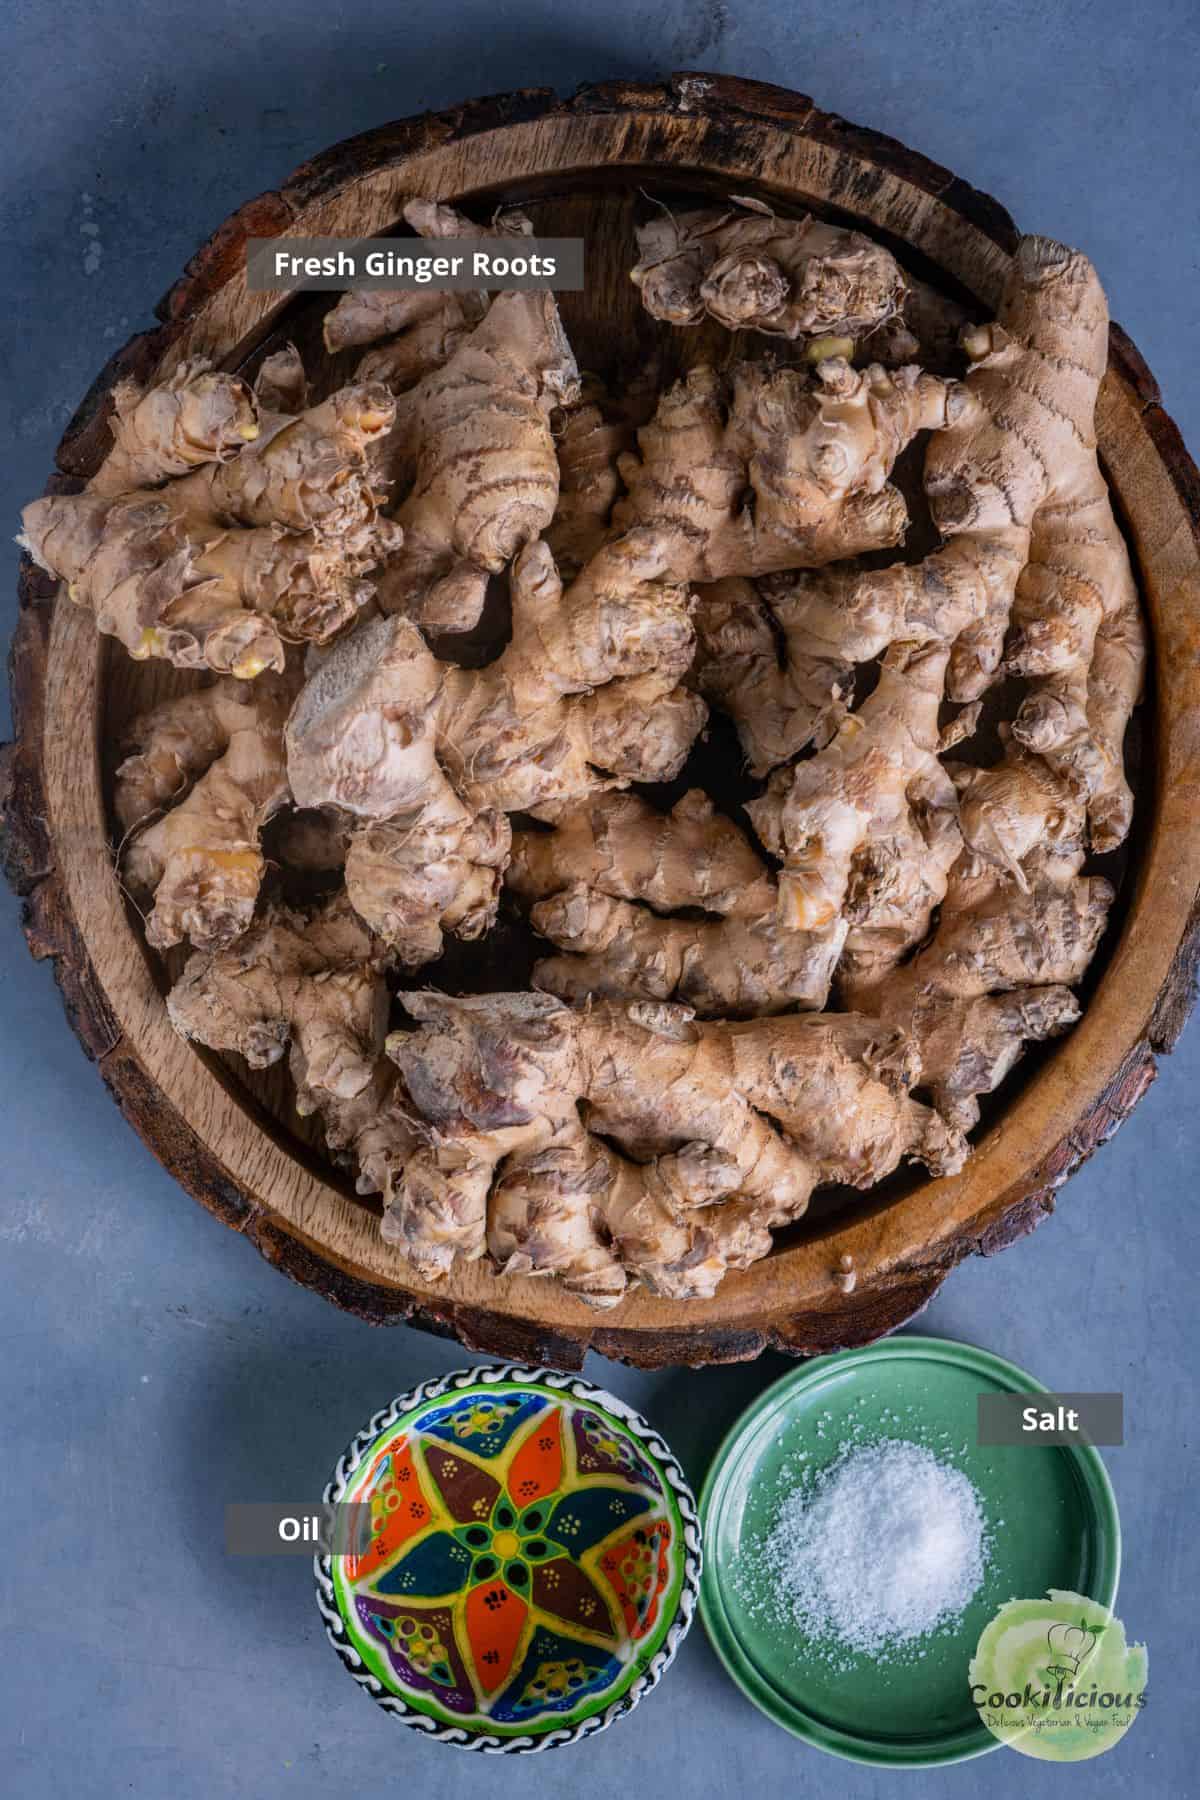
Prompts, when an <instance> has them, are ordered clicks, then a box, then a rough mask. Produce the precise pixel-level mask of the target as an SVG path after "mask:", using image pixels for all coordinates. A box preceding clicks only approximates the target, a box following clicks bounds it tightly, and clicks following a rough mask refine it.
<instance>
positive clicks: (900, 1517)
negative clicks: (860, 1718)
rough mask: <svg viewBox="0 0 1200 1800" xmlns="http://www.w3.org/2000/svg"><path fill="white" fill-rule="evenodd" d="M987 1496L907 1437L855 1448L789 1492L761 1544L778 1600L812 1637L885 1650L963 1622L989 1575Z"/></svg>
mask: <svg viewBox="0 0 1200 1800" xmlns="http://www.w3.org/2000/svg"><path fill="white" fill-rule="evenodd" d="M984 1550H985V1545H984V1524H983V1515H982V1513H981V1512H980V1507H979V1499H978V1496H977V1494H976V1492H975V1489H974V1488H973V1487H972V1485H971V1483H970V1482H969V1481H968V1479H967V1477H966V1476H965V1475H964V1474H962V1473H961V1471H960V1470H958V1469H955V1468H953V1467H952V1466H951V1465H950V1464H948V1463H944V1462H940V1461H939V1460H938V1458H937V1457H936V1456H934V1455H933V1453H932V1451H929V1450H926V1449H924V1448H923V1447H922V1446H921V1445H919V1444H911V1443H907V1442H904V1441H901V1440H899V1439H885V1440H884V1441H883V1442H881V1443H876V1444H870V1445H865V1446H862V1447H856V1446H848V1447H847V1449H846V1450H845V1451H844V1452H843V1453H842V1455H841V1456H840V1457H839V1458H838V1460H837V1461H836V1462H835V1463H833V1464H831V1465H830V1467H829V1468H827V1469H825V1470H824V1471H823V1472H822V1473H821V1474H820V1475H819V1476H818V1477H817V1478H816V1480H815V1482H813V1483H812V1484H810V1485H808V1486H803V1487H800V1488H798V1489H796V1490H795V1491H794V1492H792V1493H791V1494H789V1495H788V1497H787V1498H786V1499H785V1500H784V1502H783V1504H782V1506H781V1507H780V1509H779V1514H778V1517H777V1519H776V1522H775V1525H774V1528H773V1530H772V1531H771V1534H770V1536H769V1537H768V1538H767V1540H766V1543H765V1545H764V1548H763V1557H762V1561H763V1567H764V1573H765V1574H766V1576H767V1578H768V1580H769V1581H770V1583H771V1585H772V1588H773V1591H774V1596H775V1603H776V1606H777V1608H778V1609H780V1610H781V1611H782V1612H783V1614H784V1615H785V1616H787V1617H789V1618H790V1620H791V1622H792V1623H793V1624H795V1625H797V1626H798V1627H799V1628H800V1629H801V1630H802V1631H803V1632H804V1633H805V1635H806V1636H808V1637H812V1638H827V1637H830V1636H833V1637H835V1638H837V1639H838V1640H839V1641H840V1642H841V1643H842V1644H843V1645H844V1646H845V1647H846V1648H847V1649H849V1650H856V1651H860V1652H865V1653H866V1654H869V1655H879V1654H880V1653H881V1652H883V1651H885V1650H886V1649H887V1648H888V1647H889V1646H891V1645H900V1644H908V1643H911V1642H912V1641H913V1640H915V1639H917V1638H922V1637H926V1636H928V1635H929V1633H931V1632H933V1631H936V1630H938V1629H939V1628H940V1627H942V1626H945V1625H948V1624H949V1623H950V1622H951V1621H952V1620H954V1619H956V1618H957V1617H958V1616H959V1615H960V1614H961V1613H962V1611H963V1608H964V1607H965V1606H966V1605H967V1603H968V1601H969V1600H970V1599H971V1598H972V1596H973V1595H974V1593H975V1592H976V1590H977V1589H978V1587H979V1585H980V1583H981V1582H982V1580H983V1569H984Z"/></svg>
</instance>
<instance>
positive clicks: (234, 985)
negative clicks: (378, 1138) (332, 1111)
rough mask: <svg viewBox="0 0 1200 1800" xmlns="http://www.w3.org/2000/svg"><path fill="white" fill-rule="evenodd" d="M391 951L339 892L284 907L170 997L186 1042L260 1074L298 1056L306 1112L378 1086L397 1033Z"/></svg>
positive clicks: (182, 981)
mask: <svg viewBox="0 0 1200 1800" xmlns="http://www.w3.org/2000/svg"><path fill="white" fill-rule="evenodd" d="M387 964H388V957H387V953H386V951H385V950H384V948H383V946H382V945H380V944H379V943H378V941H377V940H375V939H373V938H372V936H371V934H370V932H369V931H368V930H367V929H366V927H365V926H364V925H363V923H362V921H361V920H360V919H359V918H358V916H357V915H356V913H355V912H354V910H353V908H352V907H350V906H349V904H348V903H347V901H346V898H345V895H344V894H336V895H335V896H334V897H333V898H332V899H331V900H329V901H327V902H326V903H325V905H324V906H322V907H319V908H317V909H315V910H314V911H313V912H311V913H308V914H305V913H301V912H296V911H293V910H291V909H289V908H287V907H281V906H276V907H273V908H271V909H270V911H269V912H267V913H265V914H264V916H263V917H262V918H261V919H260V920H259V921H258V922H257V923H256V924H255V925H254V926H253V927H252V928H251V929H250V930H249V931H247V932H246V933H245V934H244V935H243V936H242V937H241V938H240V939H239V940H238V942H237V943H235V944H231V945H226V946H224V947H220V948H216V949H206V950H204V951H199V952H197V954H195V955H194V956H192V957H191V958H190V959H189V961H188V963H187V966H186V968H185V969H184V971H183V974H182V975H181V976H180V978H179V980H178V981H177V982H176V983H175V985H174V987H173V988H172V989H171V992H170V994H169V995H168V996H167V1011H168V1013H169V1015H170V1018H171V1023H172V1024H173V1025H174V1027H175V1029H176V1031H178V1032H179V1033H180V1034H181V1035H182V1036H183V1037H186V1038H193V1039H195V1040H197V1041H198V1042H199V1043H202V1044H207V1045H208V1046H209V1047H210V1049H213V1050H235V1051H236V1052H237V1053H238V1055H239V1056H242V1057H244V1058H245V1060H246V1061H247V1063H249V1065H250V1067H251V1068H252V1069H267V1068H270V1067H271V1066H272V1064H274V1063H277V1062H279V1061H280V1059H281V1058H282V1057H283V1056H284V1054H285V1053H288V1052H289V1051H290V1064H291V1070H292V1075H293V1077H294V1079H295V1083H296V1106H297V1110H298V1111H299V1112H300V1113H301V1114H308V1113H312V1112H318V1111H320V1112H323V1111H324V1110H325V1109H326V1108H335V1107H336V1105H337V1104H338V1103H340V1102H348V1101H353V1100H355V1099H356V1098H358V1097H359V1096H361V1095H362V1094H364V1092H365V1091H366V1090H367V1089H368V1088H369V1087H370V1085H371V1083H372V1079H373V1077H374V1075H375V1072H376V1067H377V1064H378V1062H379V1059H380V1055H381V1052H382V1047H383V1040H384V1034H385V1032H386V1028H387V1014H388V993H387V985H386V982H385V981H384V974H385V971H386V968H387Z"/></svg>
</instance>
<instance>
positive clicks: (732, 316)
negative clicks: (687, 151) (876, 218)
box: [630, 196, 905, 572]
mask: <svg viewBox="0 0 1200 1800" xmlns="http://www.w3.org/2000/svg"><path fill="white" fill-rule="evenodd" d="M735 208H736V210H734V209H735ZM637 239H638V251H639V253H640V254H639V260H638V262H637V264H636V265H635V267H634V268H633V269H632V270H631V271H630V273H631V278H632V280H633V282H634V284H635V286H636V287H638V288H639V289H640V291H641V296H642V304H643V306H644V307H645V308H646V311H647V312H648V313H649V314H650V315H651V317H652V318H655V319H664V320H666V321H667V323H668V324H671V325H695V324H697V323H698V322H699V320H700V319H702V318H703V317H704V316H705V314H707V315H708V316H709V317H710V318H713V319H716V320H717V321H718V323H719V324H722V325H725V326H728V328H729V330H730V331H765V332H770V333H772V334H773V335H775V336H778V337H785V338H793V339H795V338H802V337H803V338H819V337H849V338H856V337H858V336H860V335H861V334H862V333H864V332H868V331H870V330H872V329H873V328H874V327H875V326H878V325H881V324H883V322H884V321H885V320H886V319H889V318H891V317H892V315H893V314H894V313H896V312H897V311H898V310H899V308H900V305H901V302H902V301H903V298H904V293H905V282H904V277H903V275H902V274H901V272H900V269H899V266H898V265H897V263H896V260H895V258H894V257H893V256H892V255H891V253H890V252H889V251H887V250H885V249H884V247H883V245H882V244H876V243H874V242H873V241H872V240H871V239H870V238H868V237H864V236H863V235H862V233H861V232H858V231H849V230H847V229H846V228H845V227H843V226H838V225H826V224H823V223H822V221H821V220H819V219H814V218H811V217H805V218H800V219H780V218H777V217H776V216H775V214H774V213H773V212H772V211H771V209H770V207H769V206H765V205H764V204H763V203H762V201H761V200H747V199H741V198H739V197H736V196H735V197H734V198H733V200H732V203H731V206H730V207H729V208H726V209H725V210H723V211H717V210H713V211H705V212H694V213H682V214H680V216H679V217H678V218H676V217H675V216H674V215H673V214H672V213H671V212H669V211H668V210H667V209H666V208H665V207H664V208H663V210H662V212H661V213H659V214H658V215H657V216H656V217H655V218H653V219H651V220H650V222H649V223H648V224H646V225H642V226H640V227H639V229H638V234H637ZM743 572H744V571H743Z"/></svg>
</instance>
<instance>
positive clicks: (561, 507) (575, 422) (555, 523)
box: [542, 378, 634, 579]
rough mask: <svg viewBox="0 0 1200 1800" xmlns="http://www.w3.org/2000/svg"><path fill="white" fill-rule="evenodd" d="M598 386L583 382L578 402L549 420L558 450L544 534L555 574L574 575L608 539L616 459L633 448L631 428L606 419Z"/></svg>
mask: <svg viewBox="0 0 1200 1800" xmlns="http://www.w3.org/2000/svg"><path fill="white" fill-rule="evenodd" d="M606 400H607V396H606V394H605V391H604V389H603V387H602V386H601V385H600V383H599V382H597V381H595V380H593V379H586V378H585V380H584V383H583V388H582V392H581V394H580V398H579V400H578V402H577V403H576V404H575V405H573V406H566V407H563V408H562V409H561V410H560V413H559V414H558V416H557V417H556V418H555V419H554V420H552V426H553V428H554V430H555V437H556V444H557V449H558V505H557V507H556V509H555V513H554V517H553V519H552V520H551V522H550V524H549V525H548V526H547V527H546V530H545V531H544V532H543V534H542V535H543V537H544V539H545V541H546V543H547V544H548V545H549V546H550V553H551V555H552V556H553V558H554V561H555V565H556V567H557V568H558V572H559V574H560V575H562V576H563V577H564V578H568V579H569V578H570V577H572V576H574V575H578V574H579V572H580V570H581V569H583V568H585V567H586V565H587V564H588V562H590V560H591V558H592V557H593V556H594V555H595V554H596V552H597V551H598V550H599V549H600V546H601V545H602V544H603V542H604V540H605V538H606V537H607V536H608V530H609V525H610V523H611V520H612V510H613V506H614V504H615V502H616V500H617V497H618V495H619V494H620V493H621V475H620V469H619V467H618V464H619V461H620V458H621V457H622V456H623V455H625V454H626V453H627V452H628V451H629V450H631V449H632V447H633V442H634V436H633V430H632V427H631V426H630V425H629V424H628V423H627V421H625V420H624V419H622V418H612V417H610V416H609V415H608V408H607V406H606Z"/></svg>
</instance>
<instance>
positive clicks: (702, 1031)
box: [384, 992, 963, 1305]
mask: <svg viewBox="0 0 1200 1800" xmlns="http://www.w3.org/2000/svg"><path fill="white" fill-rule="evenodd" d="M404 1004H405V1007H406V1010H407V1011H409V1012H410V1013H411V1014H412V1015H413V1016H414V1017H415V1018H416V1019H417V1020H418V1022H419V1025H420V1029H419V1030H418V1031H416V1032H398V1033H395V1034H394V1035H393V1036H392V1037H391V1038H389V1040H388V1054H389V1055H390V1056H391V1058H392V1059H393V1061H394V1062H395V1063H396V1065H397V1066H398V1068H399V1070H400V1074H401V1078H402V1080H403V1084H404V1089H405V1092H406V1093H407V1095H408V1098H409V1100H410V1101H411V1103H412V1109H413V1117H414V1120H415V1121H417V1122H418V1123H419V1125H420V1126H422V1127H423V1129H424V1132H425V1134H426V1143H425V1145H424V1147H423V1148H422V1149H421V1150H419V1151H418V1152H417V1153H416V1154H415V1155H414V1156H412V1157H411V1158H410V1159H409V1161H408V1163H407V1164H406V1166H405V1167H404V1169H403V1171H402V1172H401V1173H400V1174H399V1176H398V1177H397V1178H396V1179H395V1180H394V1182H393V1186H392V1191H391V1193H390V1195H389V1196H388V1201H387V1210H386V1212H385V1215H384V1235H385V1236H386V1237H387V1238H388V1239H389V1240H390V1241H391V1242H394V1243H396V1244H397V1245H399V1246H400V1247H401V1248H402V1249H403V1250H404V1252H405V1254H406V1256H407V1257H408V1258H409V1259H410V1260H411V1261H412V1262H413V1263H414V1264H415V1266H416V1267H417V1268H418V1269H419V1270H420V1271H421V1272H422V1273H423V1274H425V1275H426V1276H437V1275H439V1274H441V1273H444V1272H445V1271H446V1270H447V1269H449V1268H450V1267H451V1266H453V1264H454V1263H455V1261H457V1260H458V1259H460V1258H461V1259H465V1260H468V1261H469V1260H473V1259H476V1258H478V1257H480V1256H482V1255H483V1254H484V1253H485V1251H488V1252H490V1254H491V1255H492V1257H493V1259H494V1260H495V1261H496V1262H497V1263H498V1264H499V1265H500V1267H501V1268H503V1269H505V1270H507V1271H509V1272H511V1273H527V1274H530V1273H554V1274H556V1275H558V1276H559V1278H560V1279H562V1280H563V1281H564V1283H565V1285H566V1286H567V1287H568V1288H571V1289H573V1290H574V1291H576V1292H579V1293H581V1294H582V1295H583V1296H584V1297H585V1298H587V1299H590V1300H591V1301H593V1302H594V1303H595V1304H599V1305H610V1304H612V1303H613V1302H614V1301H616V1300H617V1299H619V1298H620V1295H621V1293H622V1292H623V1291H624V1289H625V1287H626V1285H627V1283H628V1282H629V1281H630V1280H640V1281H641V1282H643V1283H644V1284H645V1285H646V1286H647V1287H648V1288H650V1290H651V1291H652V1292H654V1293H657V1294H662V1295H665V1296H667V1297H670V1298H674V1299H686V1298H690V1297H695V1296H702V1295H707V1294H711V1293H712V1292H713V1291H714V1289H715V1287H716V1285H717V1283H718V1282H719V1281H720V1279H721V1277H722V1275H723V1274H724V1272H725V1270H726V1268H728V1267H745V1266H746V1265H747V1264H748V1263H749V1262H752V1261H753V1260H755V1259H756V1258H757V1257H759V1256H762V1255H764V1254H765V1252H766V1250H767V1249H768V1248H769V1247H770V1241H771V1239H770V1232H771V1230H772V1228H773V1227H775V1226H778V1225H781V1224H784V1223H786V1222H788V1221H789V1220H791V1219H795V1218H798V1217H799V1216H800V1215H801V1214H802V1213H803V1212H804V1210H805V1208H806V1207H807V1205H808V1201H809V1197H810V1195H811V1193H812V1191H813V1189H814V1187H816V1186H817V1185H818V1184H819V1183H822V1182H830V1181H839V1182H850V1183H853V1184H854V1185H856V1186H866V1185H869V1184H870V1183H871V1182H873V1181H875V1180H878V1179H880V1178H881V1176H882V1175H884V1174H885V1173H887V1172H888V1171H890V1170H891V1169H892V1168H895V1167H896V1165H897V1164H898V1163H899V1162H900V1161H901V1160H902V1159H903V1158H905V1157H916V1158H918V1159H921V1160H923V1161H925V1162H926V1163H927V1164H928V1165H930V1166H931V1167H933V1168H935V1169H938V1170H943V1169H949V1168H953V1167H956V1166H958V1164H959V1163H960V1162H961V1159H962V1154H963V1146H962V1144H961V1141H960V1140H959V1139H958V1138H957V1137H956V1136H955V1134H953V1133H951V1132H948V1131H947V1129H946V1128H945V1126H944V1125H942V1123H941V1122H940V1120H938V1119H937V1117H936V1115H935V1114H933V1113H932V1112H930V1110H929V1109H928V1108H926V1107H923V1106H921V1105H919V1104H917V1103H916V1102H915V1101H913V1100H911V1099H909V1097H908V1094H907V1091H906V1086H907V1084H908V1083H909V1082H911V1080H912V1079H913V1077H914V1074H915V1073H916V1065H915V1064H914V1062H913V1060H912V1059H911V1057H910V1056H909V1054H908V1052H907V1050H906V1047H905V1045H904V1043H903V1041H902V1039H901V1038H900V1037H899V1036H898V1034H896V1033H891V1032H887V1031H883V1030H881V1029H880V1027H879V1026H877V1025H876V1024H874V1023H872V1022H867V1021H863V1020H861V1019H859V1018H856V1017H855V1016H854V1015H853V1014H839V1015H824V1016H820V1017H814V1016H808V1017H803V1016H795V1017H792V1018H786V1019H772V1020H754V1021H752V1022H750V1023H747V1024H741V1025H735V1024H713V1025H697V1024H695V1023H693V1017H692V1014H691V1012H690V1011H689V1010H688V1009H687V1008H686V1007H681V1006H665V1005H651V1004H646V1003H641V1004H633V1005H598V1006H595V1007H593V1008H591V1009H588V1010H584V1011H573V1010H572V1009H570V1008H568V1007H565V1006H563V1005H562V1004H561V1003H560V1002H559V1001H557V1000H553V999H551V998H550V997H549V996H547V995H536V994H495V995H487V996H482V997H479V998H470V999H462V1000H455V999H451V998H450V997H449V996H447V995H443V994H436V993H428V992H426V993H419V994H408V995H406V996H405V999H404Z"/></svg>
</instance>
